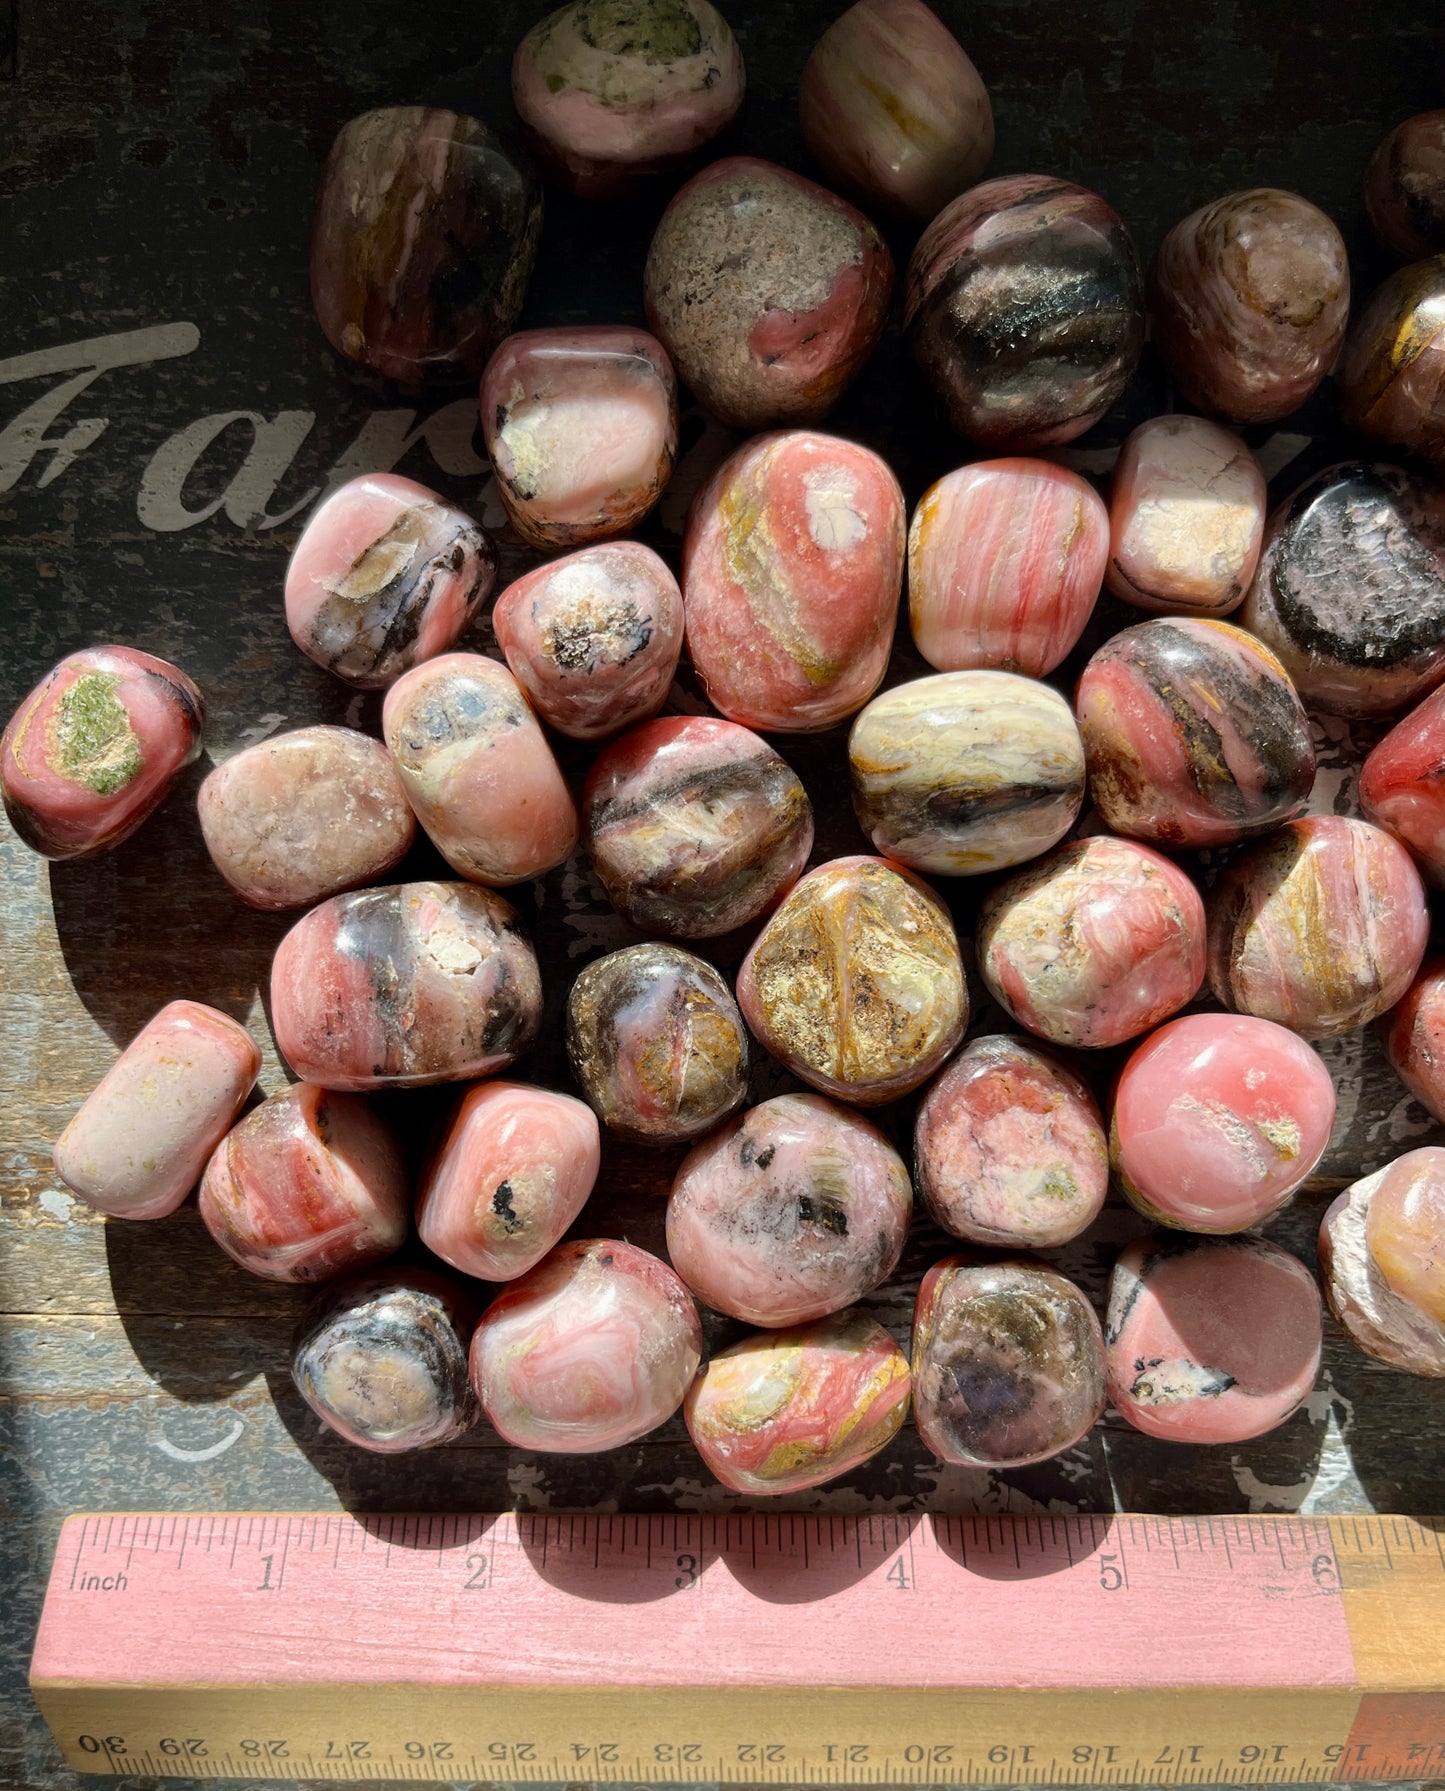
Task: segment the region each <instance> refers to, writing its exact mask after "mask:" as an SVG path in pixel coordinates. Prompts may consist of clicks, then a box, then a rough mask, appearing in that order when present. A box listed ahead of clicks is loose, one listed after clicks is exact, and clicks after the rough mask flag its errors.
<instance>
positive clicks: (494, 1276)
mask: <svg viewBox="0 0 1445 1791" xmlns="http://www.w3.org/2000/svg"><path fill="white" fill-rule="evenodd" d="M601 1164H602V1144H601V1137H600V1134H599V1132H598V1129H597V1119H596V1115H595V1114H594V1113H593V1112H592V1109H591V1108H590V1107H587V1106H585V1105H584V1104H583V1103H582V1102H581V1101H574V1100H573V1099H572V1097H571V1095H564V1094H553V1093H552V1091H551V1090H550V1089H546V1088H529V1087H527V1086H526V1085H525V1084H523V1083H520V1082H483V1083H482V1084H481V1085H480V1086H479V1087H477V1088H472V1089H468V1091H467V1092H466V1094H465V1095H464V1096H463V1097H462V1100H461V1104H460V1105H459V1106H458V1107H457V1109H456V1111H455V1112H454V1113H453V1114H452V1116H451V1119H450V1120H449V1121H448V1123H447V1127H446V1130H445V1132H444V1133H443V1134H442V1137H441V1141H440V1143H439V1144H438V1145H437V1147H436V1149H435V1150H434V1151H433V1153H432V1155H431V1157H430V1160H429V1161H428V1163H427V1166H426V1168H425V1170H424V1171H423V1173H422V1179H421V1185H420V1187H419V1188H418V1190H417V1208H416V1228H417V1231H418V1232H419V1233H420V1234H421V1241H422V1242H423V1243H424V1244H425V1245H426V1247H427V1248H428V1249H429V1250H431V1251H432V1252H434V1254H436V1255H437V1256H440V1257H441V1259H442V1261H443V1262H449V1263H450V1264H451V1265H452V1267H453V1268H454V1269H460V1270H461V1272H462V1273H463V1274H464V1275H474V1276H475V1277H476V1278H477V1280H478V1281H512V1280H515V1279H516V1277H517V1276H518V1275H525V1274H526V1272H527V1270H528V1269H530V1268H532V1267H534V1266H535V1265H536V1264H537V1263H538V1262H540V1261H541V1259H542V1258H543V1257H544V1256H545V1255H546V1254H547V1252H548V1251H549V1250H550V1249H551V1248H552V1247H553V1245H554V1244H555V1243H556V1242H557V1240H558V1239H559V1238H560V1237H561V1236H562V1233H563V1232H564V1231H566V1229H567V1227H568V1226H569V1225H570V1224H571V1223H572V1221H573V1220H574V1219H575V1218H576V1217H577V1215H578V1213H580V1212H581V1211H582V1208H583V1206H584V1205H585V1203H586V1200H587V1196H588V1195H589V1194H590V1193H591V1192H592V1188H593V1184H594V1183H595V1182H596V1180H597V1171H598V1169H599V1168H600V1167H601Z"/></svg>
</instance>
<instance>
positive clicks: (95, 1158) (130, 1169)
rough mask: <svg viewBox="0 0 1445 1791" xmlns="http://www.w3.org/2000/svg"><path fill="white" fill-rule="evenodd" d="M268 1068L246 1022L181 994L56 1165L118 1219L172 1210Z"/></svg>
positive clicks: (99, 1096)
mask: <svg viewBox="0 0 1445 1791" xmlns="http://www.w3.org/2000/svg"><path fill="white" fill-rule="evenodd" d="M260 1068H261V1053H260V1052H259V1051H258V1050H257V1049H256V1045H255V1042H254V1041H253V1040H252V1038H251V1035H250V1034H249V1033H248V1032H247V1031H246V1029H245V1027H244V1026H238V1025H237V1023H236V1022H235V1021H234V1020H232V1019H231V1018H230V1017H229V1016H228V1015H226V1014H221V1013H217V1011H216V1010H215V1008H212V1007H202V1006H201V1004H200V1003H199V1002H198V1001H172V1002H171V1003H169V1005H168V1006H166V1007H163V1008H162V1009H161V1011H160V1012H159V1013H158V1014H157V1015H156V1016H155V1018H154V1019H153V1020H151V1021H150V1022H149V1023H148V1024H147V1025H146V1026H144V1027H143V1028H142V1029H141V1031H140V1032H138V1033H137V1034H136V1036H135V1037H134V1038H133V1039H132V1040H131V1042H130V1043H129V1044H128V1045H127V1046H126V1048H125V1050H124V1051H122V1052H121V1054H120V1056H119V1058H117V1060H116V1061H115V1062H114V1063H113V1064H112V1065H111V1066H110V1068H109V1069H108V1070H107V1071H106V1073H105V1075H104V1076H102V1077H101V1079H100V1081H99V1082H98V1083H97V1084H96V1086H95V1087H94V1088H93V1089H92V1090H91V1092H90V1093H89V1094H88V1095H87V1096H86V1099H85V1104H84V1106H83V1107H82V1108H81V1109H80V1111H79V1112H78V1113H77V1114H76V1115H75V1117H74V1119H72V1120H71V1122H70V1124H69V1125H68V1126H67V1127H66V1128H65V1130H64V1131H63V1132H62V1133H61V1134H60V1138H59V1141H58V1142H57V1144H56V1146H55V1172H56V1174H57V1175H58V1176H59V1177H60V1179H61V1181H63V1182H64V1183H65V1185H66V1187H68V1188H70V1189H73V1190H74V1192H75V1193H77V1194H78V1195H79V1196H80V1198H81V1199H82V1200H84V1201H85V1202H86V1203H87V1204H88V1205H90V1206H93V1207H95V1208H96V1210H97V1211H98V1212H102V1213H108V1214H109V1215H110V1216H111V1217H112V1218H113V1219H163V1218H164V1217H165V1216H166V1214H167V1213H173V1212H174V1211H175V1210H176V1208H177V1207H178V1206H179V1205H180V1204H181V1202H182V1201H183V1200H184V1199H185V1197H186V1196H187V1194H189V1193H190V1191H191V1189H192V1188H193V1187H195V1185H196V1179H197V1177H198V1176H199V1175H200V1173H201V1170H202V1168H203V1167H204V1166H205V1161H206V1158H207V1157H208V1156H210V1154H211V1152H212V1150H214V1149H215V1147H216V1145H217V1144H219V1143H220V1141H221V1139H222V1137H223V1136H224V1135H225V1132H226V1128H227V1127H228V1126H229V1125H230V1124H231V1121H232V1120H233V1119H235V1117H236V1115H237V1113H238V1112H239V1111H240V1108H241V1103H242V1102H243V1101H244V1100H245V1098H246V1096H247V1095H248V1094H249V1093H250V1092H251V1088H252V1085H253V1084H254V1083H255V1080H256V1076H257V1074H258V1073H259V1071H260Z"/></svg>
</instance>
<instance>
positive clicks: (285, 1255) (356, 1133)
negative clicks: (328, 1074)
mask: <svg viewBox="0 0 1445 1791" xmlns="http://www.w3.org/2000/svg"><path fill="white" fill-rule="evenodd" d="M200 1208H201V1218H202V1220H203V1222H204V1223H205V1227H206V1230H207V1231H209V1232H210V1234H211V1236H212V1237H213V1238H214V1239H215V1240H216V1242H217V1243H218V1244H219V1245H220V1246H221V1248H222V1249H223V1250H224V1251H225V1252H226V1254H227V1256H229V1257H231V1258H233V1259H234V1260H235V1261H236V1262H238V1263H240V1265H241V1267H242V1268H243V1269H249V1270H250V1271H251V1273H252V1274H253V1275H264V1276H265V1277H266V1279H267V1280H269V1281H330V1280H331V1279H332V1278H333V1276H336V1275H344V1274H347V1273H348V1272H349V1271H351V1270H353V1269H362V1268H365V1267H367V1266H368V1265H369V1264H371V1263H374V1262H380V1261H382V1260H383V1258H385V1257H388V1256H390V1255H392V1254H393V1252H394V1251H397V1250H399V1249H400V1248H401V1246H402V1244H403V1243H404V1242H405V1239H406V1234H407V1232H408V1231H409V1230H410V1229H411V1188H410V1186H409V1184H408V1181H407V1174H406V1163H405V1161H404V1159H403V1157H402V1153H401V1141H400V1140H399V1139H398V1138H397V1136H396V1134H395V1132H393V1131H392V1129H391V1127H390V1126H389V1125H387V1123H386V1122H385V1121H384V1120H383V1119H382V1118H381V1117H380V1116H379V1115H378V1114H376V1113H374V1112H373V1111H372V1109H371V1108H370V1107H369V1106H368V1105H367V1104H366V1102H365V1101H363V1100H362V1099H361V1098H360V1097H359V1096H357V1095H346V1094H331V1093H329V1092H328V1091H327V1090H326V1089H324V1088H317V1087H315V1086H314V1085H313V1084H311V1083H309V1082H298V1083H296V1084H295V1086H294V1087H291V1088H288V1089H284V1090H283V1091H282V1092H281V1093H280V1094H278V1095H272V1096H271V1098H270V1100H269V1101H263V1102H262V1103H261V1105H260V1106H259V1107H257V1108H256V1109H255V1111H254V1112H252V1113H248V1114H247V1115H246V1117H245V1118H244V1119H243V1120H242V1121H241V1123H240V1124H239V1125H237V1126H233V1127H232V1128H231V1130H230V1131H229V1132H228V1133H227V1134H226V1136H225V1137H224V1138H223V1139H222V1140H221V1142H220V1144H218V1145H217V1146H216V1149H215V1152H214V1154H213V1155H212V1157H211V1160H210V1162H209V1163H208V1164H207V1165H206V1173H205V1175H204V1177H203V1178H202V1180H201V1192H200Z"/></svg>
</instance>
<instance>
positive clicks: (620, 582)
mask: <svg viewBox="0 0 1445 1791" xmlns="http://www.w3.org/2000/svg"><path fill="white" fill-rule="evenodd" d="M492 627H493V629H494V630H495V631H496V636H497V645H498V646H499V647H500V648H501V649H502V652H503V653H504V654H505V655H506V660H507V664H508V665H509V666H510V667H511V671H512V676H513V677H514V678H515V679H516V680H517V682H518V684H520V685H521V687H522V689H523V691H524V692H525V693H526V697H527V701H528V702H529V703H531V705H532V707H533V708H534V709H535V710H536V711H537V713H538V714H539V715H540V716H541V717H542V719H543V720H544V721H545V722H547V723H548V724H549V725H550V726H552V727H554V728H556V730H557V732H558V733H559V734H566V735H567V736H568V738H569V739H572V740H601V739H603V738H604V737H605V736H606V735H608V734H615V733H616V732H617V731H618V730H619V729H621V728H628V727H631V726H632V724H633V723H634V722H638V721H645V720H646V719H647V717H648V716H649V715H654V714H656V712H657V711H658V710H659V709H660V708H661V707H662V705H663V704H664V703H665V702H666V701H667V693H668V691H669V690H670V689H671V688H672V680H673V674H674V673H675V672H676V670H677V661H678V655H679V654H680V653H681V652H682V592H681V591H680V590H679V589H678V587H677V580H676V579H675V578H674V577H673V576H672V574H671V572H669V571H668V569H667V566H666V565H665V564H664V562H663V561H662V560H661V559H659V557H658V556H657V555H656V554H655V553H654V552H653V551H652V549H651V548H650V547H644V546H643V545H642V544H641V542H639V541H607V542H603V543H602V544H601V545H599V546H597V547H584V548H583V549H582V551H581V552H580V553H574V554H568V555H567V556H566V558H565V559H561V560H552V561H551V562H550V563H549V564H547V565H545V566H538V567H537V568H536V569H535V570H534V571H532V572H528V573H526V574H525V575H524V576H523V577H521V578H519V579H518V580H517V581H516V582H515V583H514V584H510V585H508V586H507V588H506V590H505V591H503V592H502V594H501V596H500V597H499V598H498V599H497V603H496V608H495V609H494V610H493V611H492Z"/></svg>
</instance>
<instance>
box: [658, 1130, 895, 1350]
mask: <svg viewBox="0 0 1445 1791" xmlns="http://www.w3.org/2000/svg"><path fill="white" fill-rule="evenodd" d="M912 1208H913V1190H912V1187H911V1186H910V1184H909V1180H908V1171H907V1169H905V1168H904V1166H903V1159H902V1158H901V1157H900V1156H899V1155H898V1153H897V1151H896V1150H894V1148H893V1146H892V1145H891V1144H889V1142H888V1140H887V1139H886V1138H885V1137H884V1136H883V1134H882V1133H881V1132H880V1131H879V1130H878V1128H877V1127H876V1126H874V1125H871V1124H870V1123H869V1122H868V1121H867V1120H866V1119H863V1118H862V1117H861V1116H860V1115H858V1114H856V1113H852V1112H850V1111H849V1110H848V1109H847V1108H846V1107H839V1106H837V1105H835V1104H834V1103H833V1102H832V1101H825V1100H824V1099H823V1098H822V1096H821V1095H779V1096H778V1097H777V1099H776V1100H771V1101H764V1102H763V1103H762V1105H761V1106H758V1107H751V1108H749V1109H748V1111H747V1112H746V1113H743V1114H739V1115H738V1117H737V1118H736V1119H733V1120H730V1121H729V1122H728V1123H727V1124H726V1125H725V1126H720V1127H719V1128H718V1130H717V1131H716V1132H714V1133H713V1134H712V1135H711V1136H710V1137H708V1138H705V1139H703V1141H702V1143H701V1144H698V1145H695V1146H694V1147H693V1149H692V1151H691V1152H690V1153H689V1154H688V1156H687V1158H686V1159H685V1161H684V1162H683V1165H682V1167H681V1168H680V1169H679V1170H678V1172H677V1176H676V1178H675V1180H674V1181H673V1184H672V1195H671V1197H670V1198H669V1200H668V1203H667V1253H668V1255H669V1256H670V1257H671V1258H672V1262H673V1267H674V1268H676V1270H677V1272H678V1274H680V1275H681V1276H682V1278H683V1280H684V1281H686V1282H687V1284H688V1286H689V1287H690V1288H691V1289H692V1291H693V1292H694V1293H695V1294H696V1295H697V1297H698V1298H699V1299H700V1300H702V1301H703V1302H704V1303H705V1304H706V1305H708V1306H712V1307H714V1308H716V1310H717V1311H719V1312H726V1313H729V1314H731V1316H732V1317H734V1318H741V1319H745V1320H746V1321H747V1322H748V1323H749V1324H754V1325H796V1324H802V1323H804V1322H805V1321H806V1320H808V1319H812V1318H821V1317H822V1316H823V1314H824V1313H827V1312H837V1311H840V1310H841V1309H842V1308H843V1307H844V1306H851V1305H852V1304H853V1302H854V1301H855V1300H858V1299H861V1298H862V1296H863V1295H864V1294H866V1293H868V1292H870V1291H871V1290H872V1289H873V1288H875V1287H878V1286H879V1285H880V1284H881V1283H882V1282H884V1281H886V1280H887V1279H888V1277H889V1276H890V1275H891V1274H892V1273H893V1271H894V1269H895V1268H896V1267H897V1266H898V1258H899V1256H900V1255H901V1254H902V1251H903V1240H904V1238H905V1236H906V1235H907V1232H908V1218H909V1214H910V1212H911V1211H912Z"/></svg>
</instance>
